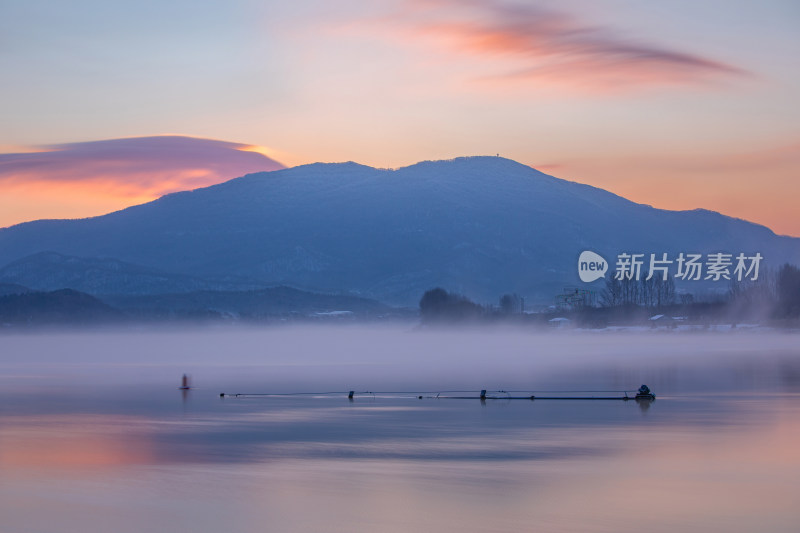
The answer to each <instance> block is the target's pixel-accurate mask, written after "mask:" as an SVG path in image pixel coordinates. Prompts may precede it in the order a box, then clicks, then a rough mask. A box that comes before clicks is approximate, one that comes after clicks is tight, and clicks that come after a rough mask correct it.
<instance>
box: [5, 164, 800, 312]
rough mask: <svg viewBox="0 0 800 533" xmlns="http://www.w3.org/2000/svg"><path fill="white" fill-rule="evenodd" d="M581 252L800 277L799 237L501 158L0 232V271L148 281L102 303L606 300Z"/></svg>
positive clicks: (263, 176)
mask: <svg viewBox="0 0 800 533" xmlns="http://www.w3.org/2000/svg"><path fill="white" fill-rule="evenodd" d="M664 187H669V184H664ZM586 249H590V250H593V251H596V252H598V253H600V254H602V255H604V256H605V257H606V258H607V259H609V260H612V261H613V259H614V258H615V257H616V255H617V254H618V253H620V252H624V251H629V252H645V253H650V252H652V253H663V252H666V253H669V254H671V255H673V256H674V255H676V254H677V253H678V252H681V251H683V252H700V253H711V252H717V251H725V252H728V253H738V252H745V253H748V254H751V253H755V252H760V253H761V254H762V255H763V256H764V257H765V260H764V266H770V265H771V266H777V265H779V264H782V263H784V262H791V263H794V264H800V239H797V238H791V237H781V236H777V235H775V234H774V233H773V232H772V231H770V230H769V229H768V228H766V227H764V226H760V225H757V224H753V223H750V222H747V221H744V220H740V219H735V218H730V217H727V216H724V215H721V214H719V213H715V212H711V211H706V210H694V211H666V210H661V209H654V208H652V207H650V206H647V205H641V204H636V203H634V202H631V201H629V200H626V199H625V198H622V197H620V196H617V195H614V194H612V193H610V192H607V191H604V190H602V189H598V188H595V187H590V186H587V185H582V184H579V183H574V182H570V181H565V180H561V179H558V178H554V177H552V176H548V175H546V174H543V173H541V172H539V171H537V170H535V169H533V168H530V167H527V166H525V165H521V164H519V163H516V162H514V161H511V160H508V159H503V158H499V157H472V158H459V159H456V160H452V161H430V162H423V163H418V164H416V165H412V166H410V167H406V168H401V169H398V170H379V169H374V168H370V167H366V166H363V165H358V164H355V163H341V164H313V165H305V166H300V167H295V168H290V169H286V170H277V171H273V172H266V173H258V174H250V175H247V176H244V177H242V178H237V179H234V180H231V181H228V182H225V183H222V184H219V185H215V186H212V187H207V188H203V189H196V190H193V191H186V192H181V193H175V194H170V195H167V196H164V197H162V198H160V199H158V200H156V201H154V202H150V203H147V204H144V205H140V206H135V207H131V208H129V209H125V210H123V211H118V212H115V213H111V214H108V215H105V216H102V217H96V218H90V219H83V220H41V221H36V222H30V223H25V224H20V225H17V226H13V227H11V228H6V229H3V230H0V265H1V264H8V263H12V262H15V261H18V260H20V259H23V258H25V257H27V256H31V255H32V254H38V253H41V252H48V251H52V252H56V253H57V254H62V255H65V256H75V257H83V258H113V261H119V262H124V263H129V264H135V265H141V266H142V267H143V268H145V269H150V270H146V271H144V272H141V273H139V274H136V275H134V274H131V275H130V276H128V277H127V278H125V279H124V280H118V279H114V281H113V283H112V281H111V280H112V276H110V275H109V274H108V271H109V269H106V268H105V267H103V268H100V267H99V266H98V267H97V268H98V269H99V270H98V272H97V275H98V280H99V281H93V280H92V279H84V280H83V281H82V282H81V283H83V284H81V285H79V286H80V287H82V288H85V289H87V290H89V289H91V290H92V291H96V290H100V288H99V287H98V286H93V285H92V284H100V285H102V284H103V283H106V284H108V285H113V284H118V285H117V286H118V287H120V288H118V289H114V291H124V292H125V293H126V294H147V293H151V292H152V290H161V289H155V288H151V287H156V286H157V285H158V284H159V283H160V282H159V281H158V280H157V279H155V278H154V277H153V271H156V270H157V271H159V272H161V273H169V276H176V277H178V278H180V279H182V280H183V281H178V280H177V279H175V280H172V279H171V280H170V281H169V283H168V284H172V283H173V281H174V282H175V283H178V284H180V283H185V289H186V290H187V291H189V290H205V287H200V286H198V287H196V288H195V289H192V288H191V284H192V283H194V282H192V281H190V280H188V279H185V278H182V277H188V278H192V279H203V280H209V279H215V280H231V282H233V280H236V283H239V282H245V283H252V284H253V285H254V286H259V285H260V286H262V287H263V286H278V285H287V286H291V287H295V288H299V289H303V290H309V291H314V292H321V293H330V292H336V293H349V294H352V295H356V296H362V297H367V298H372V299H376V300H380V301H383V302H386V303H391V304H400V305H410V306H415V305H416V304H417V303H418V302H419V298H420V297H421V296H422V294H423V293H424V291H425V290H427V289H430V288H433V287H444V288H446V289H447V290H450V291H456V292H460V293H462V294H465V295H468V296H469V297H471V298H473V299H475V300H477V301H479V302H496V301H497V298H498V297H499V296H500V295H501V294H504V293H508V292H516V293H518V294H520V295H521V296H523V297H525V298H526V301H528V302H534V301H539V302H552V301H553V296H554V294H556V293H558V292H561V291H562V289H563V288H564V287H566V286H581V287H589V288H594V289H599V288H601V287H602V283H603V281H602V280H598V281H596V282H594V283H593V284H587V285H583V284H582V282H580V280H579V279H578V276H577V258H578V255H579V254H580V252H581V251H583V250H586ZM37 261H38V260H37ZM39 263H40V264H41V261H39ZM12 267H13V265H9V267H8V268H9V270H6V269H3V271H4V272H5V273H7V274H8V276H6V275H5V274H4V275H0V281H3V282H12V283H19V284H23V285H28V286H43V285H42V284H43V283H44V282H42V281H39V280H38V279H40V278H41V276H42V275H43V274H42V275H39V274H33V275H31V276H27V275H22V274H20V273H19V269H16V270H15V268H16V267H13V268H12ZM64 268H65V269H66V271H67V274H63V275H64V276H65V280H66V279H67V278H68V277H69V275H68V270H69V268H68V265H66V266H64ZM82 268H85V267H84V266H80V265H78V269H82ZM86 268H89V267H86ZM91 268H95V267H91ZM612 268H613V267H612ZM111 270H113V269H111ZM14 272H16V274H13V273H14ZM12 274H13V275H12ZM104 276H105V277H104ZM79 278H80V276H79ZM89 278H94V276H90V277H89ZM156 278H157V276H156ZM104 279H105V280H106V281H103V280H104ZM59 282H60V281H59ZM198 283H199V282H198ZM76 284H77V282H76ZM48 286H53V285H48ZM720 286H721V285H720ZM102 290H103V291H105V290H106V289H102ZM173 292H180V291H173Z"/></svg>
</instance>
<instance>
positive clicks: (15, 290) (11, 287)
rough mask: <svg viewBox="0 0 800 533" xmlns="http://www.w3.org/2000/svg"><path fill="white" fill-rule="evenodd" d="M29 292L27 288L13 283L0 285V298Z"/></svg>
mask: <svg viewBox="0 0 800 533" xmlns="http://www.w3.org/2000/svg"><path fill="white" fill-rule="evenodd" d="M26 292H31V290H30V289H29V288H28V287H23V286H22V285H17V284H15V283H0V296H7V295H9V294H24V293H26Z"/></svg>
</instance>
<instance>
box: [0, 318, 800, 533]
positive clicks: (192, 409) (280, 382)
mask: <svg viewBox="0 0 800 533" xmlns="http://www.w3.org/2000/svg"><path fill="white" fill-rule="evenodd" d="M797 341H798V335H797V334H796V333H779V332H775V331H762V332H747V331H736V330H732V331H726V332H710V333H675V332H665V331H646V332H617V333H615V332H608V331H603V332H591V331H552V332H531V331H527V330H524V329H515V328H506V327H498V328H474V329H422V328H416V327H413V326H391V327H384V326H381V327H366V326H355V325H348V326H340V327H329V326H287V327H268V328H247V327H239V326H234V327H222V326H215V327H210V328H187V329H170V330H168V329H143V330H138V331H131V330H116V331H113V330H109V331H94V332H92V331H69V332H67V331H60V332H59V331H51V332H39V333H37V334H24V333H11V334H4V335H2V336H0V347H1V348H2V358H1V359H0V526H2V528H0V529H2V531H3V532H4V533H6V532H8V533H17V532H19V533H21V532H27V531H58V532H59V533H61V532H67V533H71V532H76V533H77V532H81V533H83V532H85V531H106V530H113V531H115V532H117V533H128V532H130V533H134V532H141V531H165V530H171V531H173V530H174V531H185V530H191V531H199V532H212V531H214V532H216V531H221V530H225V531H237V532H238V531H242V532H250V531H253V532H256V531H265V530H266V531H308V532H319V531H348V532H351V531H364V532H366V531H387V532H404V531H427V530H437V531H459V532H464V531H471V532H476V533H477V532H484V531H531V530H544V531H556V532H559V531H563V532H567V531H597V532H600V531H602V532H606V531H615V532H616V531H620V530H624V529H625V528H626V527H629V526H630V524H633V523H637V524H638V523H642V522H647V528H648V531H651V532H667V531H678V530H680V531H696V530H726V531H741V532H745V531H793V527H794V525H796V523H797V520H798V519H800V516H799V515H798V513H797V510H796V502H795V501H794V496H793V495H795V494H797V491H798V490H800V486H798V481H797V480H798V479H800V454H799V453H798V452H797V450H796V442H797V440H798V438H800V423H798V420H800V410H799V409H798V404H797V399H798V397H800V394H798V393H800V352H798V344H799V343H798V342H797ZM184 373H186V374H190V375H191V377H192V385H193V386H194V387H195V388H193V389H192V390H190V391H179V390H177V387H178V385H179V384H180V378H181V376H182V375H183V374H184ZM642 383H645V384H647V385H649V386H650V387H651V389H652V390H653V391H654V392H655V393H656V394H657V400H656V401H655V402H652V403H650V402H634V401H625V402H623V401H574V402H573V401H547V400H541V401H540V400H535V401H530V400H517V401H514V400H504V399H497V400H487V401H486V402H480V401H478V400H477V399H471V400H453V399H435V397H432V396H435V394H428V392H430V393H435V392H436V391H444V390H465V391H471V392H470V394H471V395H476V394H477V392H478V391H479V390H481V389H489V390H490V391H491V390H494V391H498V390H526V391H533V390H578V391H595V390H609V391H623V390H628V391H631V392H633V391H635V389H636V388H638V386H639V385H641V384H642ZM349 390H356V391H358V392H359V393H361V394H357V395H356V397H355V399H354V400H353V401H349V400H348V399H347V397H346V393H347V391H349ZM365 391H372V392H375V393H376V394H375V395H372V394H366V393H365ZM389 391H407V392H406V393H403V394H386V395H382V394H380V393H381V392H389ZM412 391H415V392H423V391H426V394H425V395H424V397H423V399H418V398H417V396H416V395H413V394H410V392H412ZM221 392H225V393H230V394H236V393H294V392H335V394H330V395H318V396H315V395H308V396H305V395H304V396H276V397H239V398H236V397H225V398H220V396H219V394H220V393H221ZM600 395H603V396H605V395H608V394H606V393H603V394H600ZM612 395H613V394H612ZM496 396H502V393H497V394H496ZM617 396H619V394H617Z"/></svg>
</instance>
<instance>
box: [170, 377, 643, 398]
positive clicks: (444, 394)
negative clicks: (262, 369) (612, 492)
mask: <svg viewBox="0 0 800 533" xmlns="http://www.w3.org/2000/svg"><path fill="white" fill-rule="evenodd" d="M184 377H185V376H184ZM469 392H470V391H438V392H436V391H434V392H430V391H428V392H414V391H392V392H373V391H362V392H356V391H353V390H351V391H347V392H284V393H236V394H227V393H224V392H221V393H220V395H219V397H220V398H225V397H226V396H229V397H231V398H239V397H276V398H280V397H285V396H341V395H344V394H347V399H348V400H350V401H353V400H354V399H355V398H356V397H357V396H359V395H369V396H371V397H372V398H374V397H375V396H376V395H383V396H405V395H410V396H412V397H416V398H417V399H419V400H422V399H423V398H431V399H436V400H480V401H481V402H482V403H483V402H485V401H486V400H623V401H628V400H636V401H637V402H652V401H653V400H655V399H656V395H655V394H653V392H652V391H650V387H648V386H647V385H642V386H641V387H639V390H638V391H637V392H636V395H635V396H633V397H631V396H628V392H630V391H505V390H499V391H491V393H489V392H487V390H486V389H482V390H481V391H480V394H479V395H478V396H462V394H468V393H469ZM521 392H540V393H544V394H583V395H582V396H536V395H535V394H530V395H524V396H514V393H516V394H519V393H521ZM614 392H616V393H624V395H623V396H586V395H588V394H592V393H614ZM473 394H474V393H473ZM425 395H427V396H425Z"/></svg>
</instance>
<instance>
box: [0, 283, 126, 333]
mask: <svg viewBox="0 0 800 533" xmlns="http://www.w3.org/2000/svg"><path fill="white" fill-rule="evenodd" d="M122 318H123V314H122V313H121V312H119V311H118V310H116V309H114V308H112V307H110V306H108V305H107V304H105V303H103V302H101V301H100V300H98V299H97V298H95V297H93V296H90V295H88V294H85V293H82V292H78V291H74V290H72V289H61V290H58V291H52V292H25V293H21V294H7V295H5V296H0V325H5V326H8V325H11V326H20V325H22V326H29V325H44V324H48V325H52V324H65V325H76V324H88V323H92V324H96V323H101V322H112V321H118V320H121V319H122Z"/></svg>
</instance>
